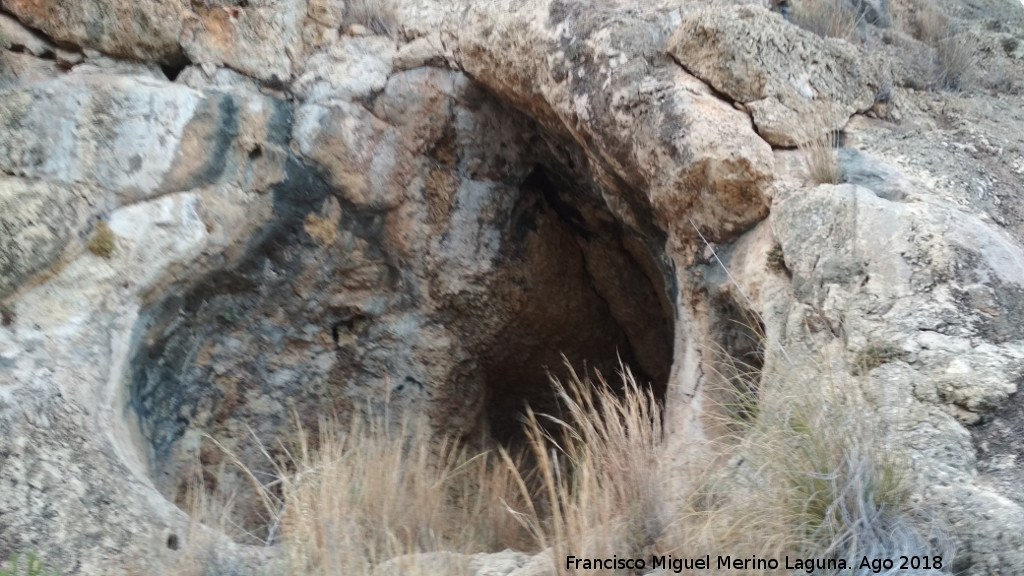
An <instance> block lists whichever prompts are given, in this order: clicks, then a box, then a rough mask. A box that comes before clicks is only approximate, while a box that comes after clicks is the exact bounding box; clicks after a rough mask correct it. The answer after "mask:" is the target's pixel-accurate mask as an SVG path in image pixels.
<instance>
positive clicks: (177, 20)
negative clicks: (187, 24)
mask: <svg viewBox="0 0 1024 576" xmlns="http://www.w3.org/2000/svg"><path fill="white" fill-rule="evenodd" d="M3 8H4V9H5V10H7V11H8V12H10V13H11V14H14V16H15V17H17V18H18V19H19V20H21V22H23V23H24V24H26V25H28V26H31V27H32V28H35V29H38V30H42V31H43V32H44V33H46V34H47V35H48V36H49V37H50V38H52V39H53V40H56V41H58V42H61V43H67V44H72V45H75V46H82V47H88V48H95V49H97V50H100V51H101V52H105V53H107V54H110V55H112V56H117V57H120V58H125V59H130V60H145V61H151V62H161V63H176V62H179V61H180V60H181V58H182V52H181V47H180V46H179V45H178V37H179V36H180V34H181V29H182V23H183V22H184V21H185V19H186V18H187V16H188V14H189V10H188V9H187V8H186V6H185V4H184V2H183V1H182V0H171V1H166V2H161V1H159V0H141V1H138V2H137V1H134V0H132V1H119V0H117V1H109V0H84V1H82V2H60V3H58V4H53V3H51V2H47V1H45V0H4V1H3Z"/></svg>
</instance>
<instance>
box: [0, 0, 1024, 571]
mask: <svg viewBox="0 0 1024 576" xmlns="http://www.w3.org/2000/svg"><path fill="white" fill-rule="evenodd" d="M599 4H600V5H597V6H589V5H587V6H584V5H582V4H581V3H578V2H568V1H565V0H515V1H512V0H499V1H496V2H488V3H480V2H468V1H467V2H457V3H450V2H431V1H426V0H422V1H418V2H399V3H397V5H396V6H395V11H394V14H392V15H390V16H389V17H390V18H393V19H394V21H393V22H388V24H389V25H390V26H392V27H393V30H394V32H395V34H394V35H393V37H386V36H381V35H374V34H373V33H372V31H368V30H367V29H365V28H362V27H358V26H349V25H350V24H352V22H349V21H348V20H347V15H346V14H345V10H344V8H345V7H344V5H343V3H341V2H333V1H320V0H310V1H309V2H302V1H284V0H281V1H267V2H193V3H191V4H189V5H186V4H185V3H183V2H178V1H168V0H164V1H163V2H155V1H154V2H130V3H125V2H118V1H115V0H109V1H108V0H90V1H87V2H72V3H68V2H63V3H52V2H51V3H47V2H33V1H29V0H2V4H0V5H2V7H3V9H4V10H5V12H7V13H9V14H10V15H11V17H8V16H7V15H0V26H2V27H0V30H3V31H12V32H7V33H8V34H10V35H11V39H10V42H8V43H6V44H5V46H7V47H8V48H10V49H9V50H3V51H0V92H2V93H0V128H2V131H0V134H2V136H0V172H2V173H3V174H2V175H0V312H3V326H0V439H2V440H0V560H2V559H5V558H7V557H8V556H10V555H11V554H13V553H16V552H21V551H25V550H38V551H40V552H41V553H42V554H43V556H44V557H46V558H47V560H48V561H49V562H50V563H51V564H52V565H54V566H55V567H56V568H58V569H60V570H61V571H62V573H65V574H82V575H93V574H122V573H123V574H129V573H146V574H180V573H184V572H183V571H184V570H186V568H187V566H186V564H187V562H188V561H189V559H188V558H187V557H186V555H185V554H183V553H182V549H183V548H187V545H188V544H189V542H188V541H187V540H190V539H192V538H194V537H195V536H194V535H193V533H192V532H191V531H190V530H189V528H188V526H189V521H188V518H187V516H186V515H185V514H184V513H183V512H181V508H182V507H184V505H185V499H186V497H187V494H186V493H187V489H188V486H189V483H190V482H191V481H193V479H195V478H196V477H199V478H202V479H203V482H204V484H205V486H206V488H207V489H209V490H211V491H218V492H221V493H223V494H225V495H228V494H235V495H236V496H237V497H238V503H237V505H236V507H235V508H234V510H233V512H232V516H231V520H232V522H233V523H234V524H235V525H237V526H239V527H241V528H242V529H243V530H244V531H239V532H238V533H234V534H228V535H225V534H219V533H213V532H203V537H207V538H212V539H214V541H216V542H218V543H219V544H218V546H217V549H218V550H220V551H221V552H220V554H221V555H222V557H218V558H217V559H214V560H211V565H217V566H220V568H218V570H221V569H222V570H221V572H222V573H238V574H247V573H255V572H254V571H255V570H256V569H257V568H258V567H260V566H261V565H262V564H263V563H265V562H266V561H267V557H268V556H267V555H268V554H273V552H267V551H266V550H264V549H263V548H262V547H255V546H250V544H258V543H261V542H262V541H263V540H264V539H266V538H267V537H268V535H269V531H270V530H271V527H270V522H269V521H268V519H267V518H266V517H265V515H264V513H263V511H262V508H261V507H260V505H259V500H258V498H257V497H256V496H255V495H254V494H252V493H251V488H250V487H249V485H248V481H247V479H246V478H245V477H243V476H241V475H240V474H238V473H235V472H232V471H231V469H230V466H228V463H227V462H225V459H224V458H223V457H222V455H221V454H220V453H219V452H215V451H210V450H208V449H206V448H207V447H208V443H206V442H204V437H206V436H209V437H211V438H213V439H215V440H216V441H217V442H219V443H220V444H221V445H222V446H224V447H226V448H228V449H230V450H231V451H232V452H233V453H234V454H236V455H238V457H239V459H240V460H242V461H243V463H245V464H246V465H247V466H248V467H249V468H250V469H251V470H252V471H254V473H256V474H262V473H264V472H265V473H268V474H272V473H273V469H272V463H271V462H270V461H268V459H267V455H266V454H264V450H263V448H261V444H262V446H268V447H273V446H277V445H279V444H278V443H277V440H278V439H279V438H280V437H281V435H282V434H286V433H288V431H289V430H292V429H293V426H294V425H295V424H296V422H295V420H296V419H297V420H298V423H299V424H301V425H302V426H303V427H304V428H306V429H308V430H312V429H315V427H316V424H317V419H318V418H319V417H320V416H323V415H325V414H326V415H329V416H336V417H337V418H339V419H340V420H346V419H349V418H352V417H356V415H358V414H360V413H362V412H365V411H372V410H382V409H383V407H385V406H387V407H388V408H390V407H396V408H408V409H412V410H416V411H420V412H424V413H426V414H428V415H429V416H430V418H431V421H432V422H433V423H434V425H435V426H436V427H437V428H438V429H440V430H444V431H448V432H453V433H455V434H457V435H460V436H462V437H464V438H466V439H468V440H470V441H475V442H481V443H485V442H494V441H498V442H504V443H510V444H515V443H517V442H522V441H523V438H522V435H521V434H522V433H521V431H520V429H519V426H518V422H519V420H518V418H519V411H520V409H521V407H522V406H523V404H524V403H529V404H530V405H531V406H532V407H534V409H536V410H538V411H556V410H557V406H556V402H555V400H554V396H553V392H552V390H551V387H550V384H549V380H548V372H549V371H550V372H551V373H553V374H554V375H556V376H557V375H564V371H562V370H563V355H564V357H565V359H567V360H568V361H570V362H571V363H572V364H573V365H575V366H580V365H582V364H584V363H586V364H587V365H588V366H589V367H591V368H593V369H596V370H600V371H601V372H603V373H606V374H607V373H613V372H614V371H615V370H616V369H617V367H618V366H619V363H620V361H621V362H622V363H624V364H627V365H629V366H630V367H631V368H632V369H633V370H634V372H635V373H636V374H637V375H638V376H639V377H640V379H641V380H642V381H644V382H649V383H650V385H651V389H652V391H653V393H654V394H655V396H656V397H657V398H658V399H659V400H661V401H663V402H664V403H665V406H666V414H667V417H666V422H665V426H666V429H667V430H668V431H669V432H670V435H669V436H670V438H669V443H670V448H669V451H668V454H670V455H672V454H677V453H682V452H685V451H687V450H689V449H690V448H688V446H689V445H691V444H699V445H700V446H702V447H706V446H707V445H708V444H710V443H709V442H707V441H708V440H713V438H711V436H713V434H714V430H713V427H712V426H711V425H710V424H707V423H706V422H705V414H704V412H703V411H702V410H703V408H702V406H704V405H705V404H706V402H705V401H706V400H707V394H708V385H709V384H708V383H709V379H710V376H709V370H708V369H707V368H708V366H709V363H710V362H711V356H712V355H713V352H712V351H715V350H717V351H720V352H724V353H725V354H728V355H731V356H733V357H736V358H746V357H749V356H750V355H751V354H752V353H755V352H756V350H754V349H753V348H751V345H750V344H749V342H750V341H751V340H753V339H757V338H761V337H762V335H763V338H764V339H765V342H764V343H763V346H764V347H765V348H781V349H784V350H785V352H786V356H787V361H788V362H789V364H790V366H791V367H794V368H795V369H799V370H802V371H803V372H804V373H806V374H818V373H819V372H821V377H822V378H825V377H828V375H827V374H825V373H824V372H823V371H822V367H821V366H820V363H818V362H817V361H816V359H817V358H819V357H820V356H819V355H820V353H821V352H822V351H827V352H829V353H830V354H831V355H832V357H834V358H836V359H837V363H836V364H837V366H838V367H839V368H838V369H840V370H843V371H846V372H847V373H848V374H849V376H850V377H851V378H852V380H851V381H852V382H854V385H856V386H857V387H858V389H860V390H861V391H862V392H863V394H864V395H865V397H867V398H869V399H870V402H871V405H872V408H873V409H875V410H877V411H878V412H879V413H881V414H886V415H889V416H891V418H892V420H893V421H896V422H897V423H898V426H897V428H898V432H899V436H900V438H903V439H905V443H906V445H907V450H908V452H907V454H908V459H909V462H908V463H907V467H908V469H909V470H910V471H911V473H912V474H911V476H912V491H913V493H914V494H913V495H914V498H916V499H917V501H920V502H922V503H924V504H927V505H928V506H930V507H933V508H935V509H939V510H942V511H943V514H944V517H943V520H944V521H945V522H946V523H948V524H949V526H950V531H951V533H952V536H953V538H954V540H955V541H956V544H957V547H958V550H959V552H958V555H957V559H956V564H955V568H956V570H958V571H959V572H958V573H963V574H968V575H972V576H974V575H982V574H993V573H1003V574H1012V573H1015V571H1019V567H1020V566H1024V540H1022V536H1021V535H1022V534H1024V495H1022V493H1021V490H1020V488H1019V484H1020V482H1019V481H1020V479H1021V477H1022V468H1021V466H1022V463H1021V461H1020V458H1021V457H1022V456H1021V452H1020V450H1021V447H1020V441H1019V438H1018V436H1019V434H1017V429H1018V428H1019V426H1020V422H1021V419H1022V414H1024V408H1022V406H1024V404H1022V400H1021V394H1020V393H1019V392H1018V391H1017V388H1018V383H1019V382H1020V381H1021V379H1022V378H1024V333H1022V331H1021V328H1020V327H1021V325H1022V321H1024V310H1022V309H1021V307H1020V302H1021V301H1022V300H1021V295H1022V293H1024V249H1022V239H1024V236H1022V230H1024V219H1022V218H1020V217H1019V215H1020V214H1022V213H1024V211H1022V210H1021V208H1020V200H1019V198H1017V197H1016V196H1017V195H1016V194H1015V192H1016V190H1017V189H1018V188H1019V187H1020V185H1021V172H1022V170H1024V165H1020V166H1018V165H1017V164H1020V162H1019V153H1020V151H1021V150H1024V141H1021V139H1019V138H1018V139H1016V140H1014V138H1016V136H1015V135H1014V134H1013V133H1011V132H1007V131H1006V129H1005V128H1004V127H1002V126H1001V123H1002V122H1004V121H1006V119H1007V118H1011V119H1013V116H1012V115H1013V114H1014V113H1018V114H1019V110H1017V112H1014V110H1015V104H1008V103H1003V101H1002V100H1000V99H999V97H998V96H988V95H986V94H981V93H979V94H975V95H960V96H953V95H931V94H926V95H923V96H922V95H921V94H920V93H916V92H914V91H913V90H911V89H909V88H904V87H903V86H902V85H898V86H897V87H896V88H895V95H893V96H892V97H891V100H889V101H887V103H888V104H890V105H891V106H892V110H895V111H898V112H899V113H900V114H902V115H903V118H904V120H903V122H904V124H903V125H902V126H899V127H897V125H896V124H892V123H891V122H886V121H883V120H879V119H877V118H874V119H870V120H869V119H867V118H866V117H865V116H856V117H855V118H853V120H851V116H855V115H856V114H858V113H861V112H866V111H868V110H869V109H870V110H875V108H873V106H874V105H875V104H876V96H877V94H878V92H879V89H880V88H881V87H882V83H883V80H884V78H883V76H882V75H881V71H886V74H891V70H893V69H895V66H894V64H893V63H892V62H888V61H886V58H887V57H888V54H889V53H888V52H884V53H883V52H879V53H877V54H873V55H872V56H870V57H867V58H865V57H863V56H862V53H861V52H860V48H858V47H854V46H851V45H850V44H849V43H847V42H845V41H840V40H834V39H822V38H819V37H817V36H814V35H812V34H810V33H808V32H805V31H803V30H800V29H798V28H796V27H794V26H791V25H789V24H787V23H786V22H785V21H783V20H782V19H781V18H780V17H778V16H777V15H774V14H772V13H770V12H768V11H767V10H765V9H763V8H761V7H758V6H750V5H746V6H735V7H733V6H722V7H715V8H707V7H704V6H703V3H692V4H691V3H689V2H652V3H650V5H649V6H646V7H645V9H643V10H640V9H638V8H637V7H636V6H633V5H632V4H630V3H625V4H623V5H614V4H607V3H599ZM741 4H750V3H741ZM857 4H858V5H860V6H863V7H864V8H863V9H864V10H868V9H870V10H874V11H876V12H878V11H879V10H882V11H884V8H883V7H884V6H885V3H884V2H882V3H877V2H860V3H857ZM879 18H881V16H880V15H879ZM1007 21H1012V20H1007ZM979 27H980V24H979ZM979 29H980V28H979ZM342 31H345V33H342ZM1018 32H1019V30H1018ZM44 35H45V36H44ZM894 42H895V41H894ZM1010 53H1012V50H1011V51H1010V52H1008V54H1010ZM1007 58H1012V56H1007ZM1000 62H1002V61H1000ZM1006 62H1009V64H1007V65H1010V66H1017V67H1018V68H1019V67H1020V62H1019V61H1016V60H1007V61H1006ZM1011 70H1017V68H1011ZM935 98H946V99H947V100H948V101H947V102H946V103H944V104H943V105H942V106H941V107H939V106H936V105H935V104H933V99H935ZM986 98H991V99H990V100H986ZM976 102H983V104H984V105H977V106H975V104H974V103H976ZM958 106H959V107H960V108H957V107H958ZM957 110H962V113H961V112H957ZM958 113H960V114H962V116H961V117H959V119H958V117H957V116H956V115H957V114H958ZM872 114H874V115H875V116H877V114H875V113H874V112H872ZM810 116H814V117H817V118H819V119H822V120H821V121H822V124H821V125H820V126H819V128H822V129H824V130H831V131H837V130H844V129H845V130H846V133H845V134H844V135H845V136H846V138H847V144H848V145H849V149H846V150H843V151H842V152H841V153H840V155H839V160H840V162H841V164H842V165H843V174H844V176H843V180H844V181H843V182H842V183H841V184H837V185H832V184H824V185H808V184H806V182H805V181H804V180H805V178H804V177H805V172H806V170H805V169H804V167H803V160H802V158H801V157H800V156H799V154H798V153H796V152H794V151H790V150H781V149H776V150H773V146H774V147H776V148H785V147H791V146H792V145H794V144H795V143H797V142H798V141H800V140H801V139H802V138H803V134H804V130H805V128H806V127H805V126H804V125H805V124H806V118H808V117H810ZM890 118H891V114H890ZM1014 121H1017V122H1020V121H1024V119H1021V118H1019V117H1017V118H1016V119H1014ZM957 122H961V123H962V125H963V127H962V129H956V128H951V126H955V125H956V123H957ZM936 130H947V131H949V132H948V133H943V134H942V136H941V140H940V141H937V142H930V141H927V140H914V138H919V139H923V138H926V137H928V136H927V135H928V134H931V133H932V132H934V131H936ZM957 130H959V131H957ZM1017 133H1024V132H1022V131H1017ZM908 139H909V140H911V141H912V142H913V143H914V145H913V146H910V147H908V144H906V143H905V141H907V140H908ZM972 151H973V152H972ZM1014 154H1016V155H1017V156H1013V155H1014ZM880 158H882V159H884V161H883V160H882V159H880ZM1014 162H1017V164H1014ZM975 163H982V164H983V165H984V167H985V171H984V173H981V174H976V175H975V174H974V173H971V172H969V171H968V168H966V167H965V166H968V165H971V166H973V165H974V164H975ZM942 167H950V168H949V169H948V170H947V171H945V172H943V171H941V170H943V168H942ZM975 190H977V191H979V192H977V193H975V192H974V191H975ZM105 229H109V231H110V232H111V233H112V244H111V245H112V247H113V248H112V249H111V250H92V251H91V250H90V249H89V248H88V246H89V245H90V244H91V243H92V241H93V239H94V238H95V237H96V235H97V234H98V233H99V232H98V231H100V230H105ZM726 270H728V273H727V272H726ZM754 317H756V318H758V321H757V323H758V326H756V327H751V326H750V325H749V324H750V322H749V319H750V318H754ZM871 351H874V352H873V354H874V355H875V359H876V360H878V361H874V362H870V363H867V362H864V361H863V357H864V354H865V353H868V352H871ZM879 351H884V353H883V352H879ZM767 361H768V362H769V364H770V363H771V362H774V361H775V360H771V359H768V360H767ZM758 368H765V369H769V368H772V366H770V365H766V366H758ZM765 385H767V384H765ZM780 386H782V385H780ZM274 450H275V449H273V448H271V450H270V451H271V452H273V451H274ZM278 455H280V454H278V453H276V452H273V453H272V454H271V457H274V456H278ZM680 465H682V464H680ZM693 472H694V471H693V470H689V469H680V470H679V471H678V474H677V475H678V476H680V477H685V476H686V475H688V474H691V473H693ZM111 558H118V559H119V561H118V564H117V565H116V566H111V564H110V559H111ZM538 558H540V560H538ZM435 559H436V560H437V562H438V563H439V564H438V565H444V566H448V565H458V566H463V565H464V566H463V567H465V566H469V567H471V568H470V569H471V571H472V572H473V573H478V574H527V573H529V574H543V573H546V572H545V568H544V567H545V566H547V565H548V564H550V562H549V560H550V559H549V558H547V556H543V557H542V556H538V557H535V558H534V559H533V560H530V559H528V558H527V557H525V556H523V555H521V554H517V553H503V554H500V555H492V556H486V555H484V556H480V555H478V556H473V557H461V556H458V555H454V554H453V555H438V556H437V557H436V558H435ZM542 565H543V566H542ZM400 569H401V559H400V558H399V559H396V560H395V561H394V562H392V563H388V564H386V565H383V566H380V567H379V571H380V572H381V573H382V574H383V573H393V572H396V571H400Z"/></svg>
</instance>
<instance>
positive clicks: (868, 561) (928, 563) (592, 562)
mask: <svg viewBox="0 0 1024 576" xmlns="http://www.w3.org/2000/svg"><path fill="white" fill-rule="evenodd" d="M851 563H852V564H854V565H856V567H857V568H858V569H863V568H867V569H869V570H871V571H872V572H874V573H878V572H881V571H882V570H883V569H890V568H893V567H894V566H895V565H899V564H903V565H904V566H905V568H904V569H906V568H910V567H913V568H915V569H917V568H924V569H935V570H940V569H941V568H942V557H941V556H920V557H917V556H913V557H907V556H900V558H899V559H898V560H893V559H890V558H868V557H867V556H864V557H863V558H861V559H859V560H852V561H851V562H847V561H846V559H844V558H790V557H789V556H786V557H785V558H784V559H783V560H782V561H781V562H780V561H779V560H776V559H775V558H758V557H757V556H749V557H739V556H716V557H715V562H714V563H712V562H711V555H710V554H709V555H706V556H697V557H694V558H685V557H676V556H672V555H666V556H651V559H650V561H649V562H648V561H647V560H645V559H643V558H619V557H618V556H612V557H611V558H580V557H578V556H566V557H565V568H566V570H632V571H641V570H646V569H648V568H649V569H651V570H658V569H662V570H671V571H672V572H675V573H677V574H678V573H680V572H682V571H683V570H710V569H712V568H714V569H715V570H737V571H743V570H779V569H782V570H787V571H794V570H795V571H804V572H806V573H808V574H813V573H814V572H815V571H818V572H821V571H822V570H846V569H848V568H850V564H851Z"/></svg>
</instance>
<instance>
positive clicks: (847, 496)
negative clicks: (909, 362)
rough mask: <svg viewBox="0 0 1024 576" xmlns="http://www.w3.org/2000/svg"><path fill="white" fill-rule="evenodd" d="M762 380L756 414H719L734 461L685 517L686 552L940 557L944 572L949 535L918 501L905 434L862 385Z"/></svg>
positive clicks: (810, 378) (726, 452) (809, 377)
mask: <svg viewBox="0 0 1024 576" xmlns="http://www.w3.org/2000/svg"><path fill="white" fill-rule="evenodd" d="M761 378H762V380H763V381H765V382H767V384H765V385H763V386H762V394H760V395H759V396H758V397H757V399H756V402H757V404H758V405H757V410H756V418H746V417H745V418H737V417H736V416H735V410H731V409H722V410H717V411H713V413H714V414H718V415H719V417H722V418H725V419H727V421H726V422H724V423H722V424H721V425H718V426H716V427H715V429H717V430H725V431H727V433H726V434H724V435H722V436H720V437H719V439H718V441H717V443H718V445H719V448H718V452H719V453H720V454H722V455H723V456H722V457H723V458H726V459H728V462H729V464H727V465H725V466H723V467H721V468H719V469H717V470H716V471H715V472H713V473H712V474H710V475H709V477H708V478H707V479H706V480H705V481H703V482H702V483H701V484H700V485H699V488H698V489H697V490H695V491H694V492H693V494H692V495H691V497H690V500H689V501H688V508H687V509H686V510H685V511H683V512H681V515H682V516H683V517H684V518H685V520H684V523H685V524H686V525H687V526H688V527H689V533H688V535H687V538H686V539H685V541H684V543H685V548H686V549H687V550H689V551H707V552H708V553H712V554H714V551H715V550H729V551H731V552H732V553H734V554H736V555H740V556H744V557H750V556H753V555H756V556H758V557H760V558H782V557H783V556H785V555H788V556H789V557H790V558H794V557H800V558H835V559H845V560H846V561H847V562H851V559H856V560H859V559H860V558H861V557H862V556H864V555H867V556H869V557H877V558H898V557H899V556H900V555H915V554H916V555H926V554H927V555H935V554H941V555H943V558H944V560H945V561H946V562H947V564H946V568H948V567H949V561H950V552H951V550H950V549H949V548H948V547H947V546H946V540H945V539H944V538H943V537H942V534H943V532H942V531H941V530H939V529H937V527H936V524H935V523H934V522H932V521H931V519H930V517H929V516H928V515H926V514H925V513H923V512H922V511H921V510H918V509H916V508H915V507H914V506H912V505H911V504H910V494H909V491H908V488H907V487H908V482H907V480H908V476H907V474H908V472H907V467H906V462H907V461H908V460H907V458H906V457H905V455H904V454H903V453H902V452H901V449H900V446H901V443H900V438H899V433H898V428H897V427H896V426H895V423H893V422H887V421H884V420H883V419H882V418H880V417H878V416H876V413H875V412H874V411H873V410H871V409H870V406H869V404H868V403H867V401H866V400H865V399H864V398H863V397H861V396H860V394H859V393H858V392H857V391H858V390H859V385H858V383H857V382H855V381H849V380H847V381H835V380H834V379H833V378H832V377H830V376H825V377H820V376H819V377H815V376H814V375H813V374H802V375H801V374H788V373H787V374H767V373H766V374H762V376H761ZM836 378H837V379H838V378H839V377H836ZM843 378H844V379H845V378H846V377H843ZM746 573H748V574H774V573H776V571H774V570H764V571H758V570H753V571H750V572H746ZM820 573H822V574H828V575H832V574H839V573H840V572H839V571H837V570H826V571H824V572H820ZM870 573H873V572H872V571H871V570H870V569H864V570H859V569H858V570H850V571H848V572H847V571H843V572H842V574H855V575H861V574H865V575H866V574H870ZM879 573H885V574H894V573H896V571H895V570H894V571H891V572H886V571H882V572H879ZM901 573H903V572H901ZM907 573H910V574H922V575H923V574H924V573H925V571H916V572H915V571H910V572H907ZM933 573H934V572H933Z"/></svg>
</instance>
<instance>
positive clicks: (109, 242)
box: [87, 220, 117, 259]
mask: <svg viewBox="0 0 1024 576" xmlns="http://www.w3.org/2000/svg"><path fill="white" fill-rule="evenodd" d="M87 247H88V248H89V252H92V253H93V254H95V255H97V256H99V257H101V258H108V259H109V258H110V257H111V256H112V255H113V254H114V250H116V249H117V235H115V234H114V231H113V230H111V229H110V226H107V223H106V222H103V221H102V220H101V221H100V223H99V224H98V225H97V226H96V231H95V232H93V234H92V239H91V240H89V244H88V246H87Z"/></svg>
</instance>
